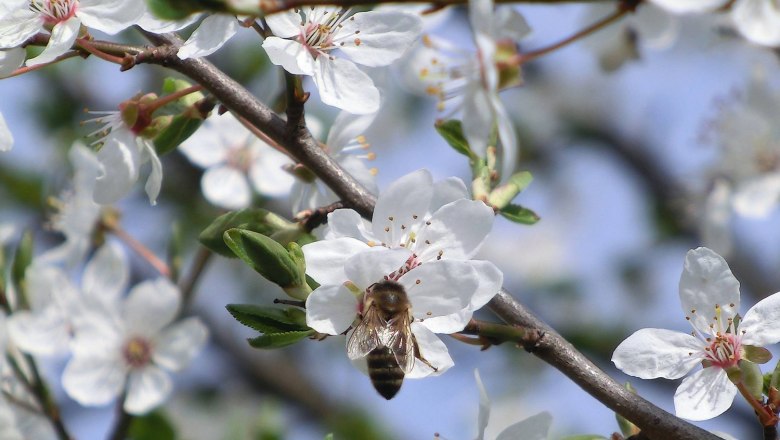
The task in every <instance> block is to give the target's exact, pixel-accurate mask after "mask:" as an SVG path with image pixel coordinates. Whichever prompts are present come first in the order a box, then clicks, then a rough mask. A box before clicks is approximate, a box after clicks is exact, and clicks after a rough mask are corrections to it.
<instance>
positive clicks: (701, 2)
mask: <svg viewBox="0 0 780 440" xmlns="http://www.w3.org/2000/svg"><path fill="white" fill-rule="evenodd" d="M650 2H651V3H655V4H656V5H658V6H659V7H661V8H663V9H666V10H667V11H669V12H674V13H675V14H685V13H692V12H710V11H714V10H716V9H718V8H720V7H721V6H723V5H724V4H726V3H728V0H650Z"/></svg>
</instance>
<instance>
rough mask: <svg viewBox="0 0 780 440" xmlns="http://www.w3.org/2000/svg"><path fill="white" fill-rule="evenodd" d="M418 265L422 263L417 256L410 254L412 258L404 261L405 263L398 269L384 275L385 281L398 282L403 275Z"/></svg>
mask: <svg viewBox="0 0 780 440" xmlns="http://www.w3.org/2000/svg"><path fill="white" fill-rule="evenodd" d="M420 264H422V262H421V261H420V260H418V259H417V254H412V256H411V257H409V258H408V259H407V260H406V263H404V265H403V266H401V268H400V269H398V270H395V271H393V272H391V273H390V274H388V275H385V279H386V280H389V281H398V280H399V279H400V278H401V277H402V276H403V274H405V273H406V272H409V271H410V270H412V269H414V268H415V267H417V266H419V265H420Z"/></svg>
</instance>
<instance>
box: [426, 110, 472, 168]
mask: <svg viewBox="0 0 780 440" xmlns="http://www.w3.org/2000/svg"><path fill="white" fill-rule="evenodd" d="M434 127H435V128H436V131H437V132H438V133H439V135H441V137H442V138H444V140H445V141H446V142H447V143H448V144H449V145H450V147H452V148H453V149H454V150H455V151H457V152H458V153H460V154H462V155H464V156H466V157H468V158H469V159H471V160H476V159H478V158H477V155H476V154H474V152H473V151H471V148H470V147H469V143H468V141H466V137H465V136H463V126H462V124H461V123H460V121H458V120H457V119H450V120H448V121H443V122H440V123H437V124H436V125H434Z"/></svg>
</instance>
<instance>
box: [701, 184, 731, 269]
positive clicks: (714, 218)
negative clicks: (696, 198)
mask: <svg viewBox="0 0 780 440" xmlns="http://www.w3.org/2000/svg"><path fill="white" fill-rule="evenodd" d="M701 224H702V225H701V228H702V231H701V235H702V242H704V244H705V245H706V246H707V247H708V248H710V249H712V250H713V251H715V252H717V253H718V254H720V255H726V256H728V255H729V254H730V253H731V251H732V247H733V244H732V240H731V187H730V186H729V184H728V183H727V182H726V181H724V180H722V179H718V180H717V181H716V182H715V185H714V187H713V188H712V189H711V190H710V194H709V196H708V197H707V202H706V204H705V206H704V218H703V219H702V222H701Z"/></svg>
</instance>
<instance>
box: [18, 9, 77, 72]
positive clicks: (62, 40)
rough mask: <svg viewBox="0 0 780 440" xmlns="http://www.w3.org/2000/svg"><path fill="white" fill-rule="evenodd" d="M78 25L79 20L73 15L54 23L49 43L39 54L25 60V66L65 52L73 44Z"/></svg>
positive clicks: (39, 62)
mask: <svg viewBox="0 0 780 440" xmlns="http://www.w3.org/2000/svg"><path fill="white" fill-rule="evenodd" d="M80 27H81V21H80V20H79V19H78V18H75V17H72V18H69V19H67V20H65V21H63V22H60V23H57V24H56V25H54V28H53V29H52V30H51V37H49V44H47V45H46V48H45V49H43V52H41V53H40V55H38V56H37V57H35V58H31V59H29V60H27V66H36V65H38V64H46V63H49V62H52V61H54V59H55V58H57V57H58V56H60V55H62V54H64V53H65V52H67V51H68V50H69V49H70V48H71V46H73V42H74V41H76V37H77V36H78V33H79V28H80Z"/></svg>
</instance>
